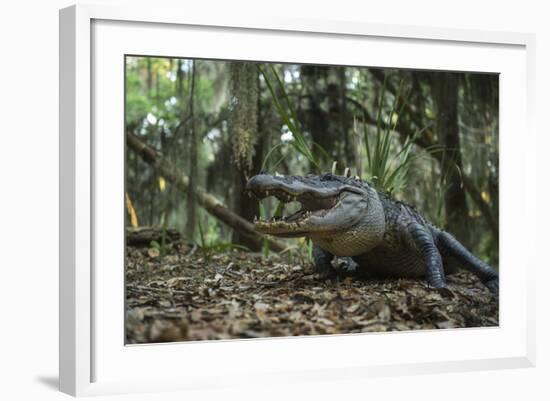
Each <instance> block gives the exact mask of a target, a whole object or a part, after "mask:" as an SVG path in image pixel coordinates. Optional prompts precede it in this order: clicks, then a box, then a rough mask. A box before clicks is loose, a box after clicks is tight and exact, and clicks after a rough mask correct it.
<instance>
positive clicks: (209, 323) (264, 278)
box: [125, 243, 498, 344]
mask: <svg viewBox="0 0 550 401" xmlns="http://www.w3.org/2000/svg"><path fill="white" fill-rule="evenodd" d="M150 249H151V248H141V247H132V246H129V247H127V252H126V294H125V295H126V323H125V324H126V342H127V343H128V344H142V343H156V342H173V341H200V340H219V339H239V338H258V337H280V336H300V335H320V334H345V333H364V332H386V331H404V330H425V329H451V328H464V327H489V326H498V299H496V298H495V297H493V295H492V294H491V293H490V292H489V291H488V290H487V288H485V286H484V285H483V284H481V283H480V282H479V280H478V279H477V277H475V276H474V275H472V274H471V273H468V272H460V273H458V274H455V275H449V276H448V289H446V290H443V291H441V290H435V289H432V288H429V287H428V286H427V285H426V283H425V282H424V281H423V280H416V279H388V280H378V281H373V280H364V279H359V278H352V277H346V278H337V279H334V280H324V279H322V278H320V277H319V276H318V275H317V274H315V273H314V270H313V266H311V264H310V263H306V264H303V263H300V262H294V263H290V262H289V260H287V259H285V258H284V257H280V256H279V255H276V254H275V255H270V257H269V258H264V257H263V256H262V255H260V254H254V253H247V252H242V251H236V250H230V251H226V252H220V253H216V254H211V255H209V257H208V258H205V257H204V255H203V254H202V253H201V252H200V251H197V252H194V251H192V249H191V247H190V246H188V245H185V244H183V243H180V244H175V245H174V246H173V247H172V248H171V250H170V253H169V254H166V255H164V256H161V255H158V254H156V253H155V252H151V250H150Z"/></svg>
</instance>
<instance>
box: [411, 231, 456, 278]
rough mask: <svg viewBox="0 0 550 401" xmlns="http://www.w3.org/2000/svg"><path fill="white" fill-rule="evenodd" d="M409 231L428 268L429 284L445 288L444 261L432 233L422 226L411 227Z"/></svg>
mask: <svg viewBox="0 0 550 401" xmlns="http://www.w3.org/2000/svg"><path fill="white" fill-rule="evenodd" d="M408 231H409V234H410V235H411V238H412V240H413V241H414V244H415V246H416V249H417V250H418V251H420V254H421V257H422V259H423V261H424V264H425V266H426V280H427V281H428V284H429V285H430V286H432V287H434V288H445V287H446V286H447V283H446V281H445V272H444V270H443V260H442V259H441V254H440V253H439V250H438V249H437V246H436V244H435V242H434V239H433V237H432V235H431V233H430V231H428V229H426V228H425V227H423V226H422V225H420V224H413V225H411V226H409V230H408Z"/></svg>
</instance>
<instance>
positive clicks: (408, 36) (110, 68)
mask: <svg viewBox="0 0 550 401" xmlns="http://www.w3.org/2000/svg"><path fill="white" fill-rule="evenodd" d="M174 36H176V39H174ZM168 37H172V39H170V40H167V41H166V43H164V41H162V43H164V44H163V45H162V46H160V45H159V43H161V42H160V41H159V39H162V38H165V39H166V38H168ZM184 37H187V38H192V39H193V41H194V43H199V44H200V46H195V47H188V48H186V49H183V45H182V44H181V43H180V44H179V45H178V44H177V43H175V41H177V40H181V38H184ZM260 37H261V39H262V41H265V44H267V45H264V46H261V47H259V46H255V45H254V43H255V39H258V38H260ZM220 38H221V39H223V40H220ZM197 41H198V42H197ZM285 41H286V42H285ZM220 42H222V43H221V44H220ZM283 42H284V43H285V44H287V46H286V47H285V48H286V53H281V50H280V48H281V47H282V46H279V45H278V44H279V43H283ZM291 42H292V43H293V44H292V45H290V44H289V43H291ZM336 42H337V43H336ZM534 43H535V38H534V35H530V34H522V33H506V32H483V31H470V30H451V29H435V28H427V27H414V26H397V25H373V24H368V23H367V22H357V21H355V22H350V21H325V20H315V19H311V20H301V19H300V20H293V19H291V18H276V17H272V18H270V17H258V16H254V15H242V16H241V17H239V18H236V17H234V16H231V17H226V16H219V15H216V14H215V13H213V14H212V15H209V16H204V15H187V14H185V13H184V12H182V11H180V10H167V9H156V8H146V9H145V8H138V7H127V8H113V7H109V6H104V5H102V6H95V5H86V6H84V5H78V6H72V7H69V8H66V9H63V10H61V11H60V328H59V329H60V344H59V345H60V372H59V373H60V389H61V391H63V392H66V393H69V394H72V395H78V396H79V395H94V394H109V393H127V392H137V391H161V390H162V391H166V390H167V389H168V390H170V389H174V390H176V389H197V388H209V387H219V386H226V385H239V384H241V385H244V384H246V382H247V381H249V380H254V381H255V382H256V383H261V382H273V381H275V380H276V381H277V382H279V383H285V382H293V381H297V380H300V381H303V380H327V379H338V378H343V377H346V378H350V377H352V378H356V379H357V380H360V379H361V378H364V377H373V376H386V375H399V374H421V373H431V372H441V371H445V372H449V371H466V370H477V369H499V368H510V367H530V366H534V363H535V339H534V324H535V322H534V316H535V315H534V310H535V306H534V300H535V294H534V287H535V284H534V279H533V274H532V273H533V272H534V270H535V258H534V256H530V255H534V252H532V251H531V249H532V247H533V246H534V245H533V244H531V243H530V241H529V239H528V238H521V237H522V236H521V235H519V234H517V233H519V232H535V231H536V230H535V221H536V219H535V218H534V216H535V215H536V209H535V205H534V204H533V202H531V201H529V198H530V195H531V194H532V191H533V188H535V186H536V182H535V178H534V174H531V173H532V172H533V171H534V170H535V154H534V152H535V151H534V149H533V148H534V147H532V146H531V147H530V149H529V148H528V147H526V146H525V144H526V143H530V144H533V143H535V137H534V135H535V134H534V130H533V128H532V121H533V115H532V113H533V112H534V85H535V81H534V79H535V78H534ZM178 46H179V47H178ZM320 46H322V48H325V49H332V52H331V55H326V54H323V55H322V54H321V52H320V51H319V49H321V47H320ZM362 46H365V49H364V50H368V51H369V52H371V53H369V54H371V55H372V57H373V59H372V60H375V61H374V62H370V63H369V64H370V65H380V66H386V67H401V68H432V69H441V70H445V69H448V70H469V71H470V70H475V71H488V72H498V73H500V74H501V77H502V79H501V92H500V96H501V104H500V115H501V117H500V118H501V121H500V126H501V177H502V180H501V193H502V195H501V213H500V216H501V240H500V243H501V258H500V259H501V261H502V262H501V267H500V271H501V298H500V310H501V315H500V327H498V328H480V329H461V330H446V331H426V332H406V333H387V334H368V335H367V334H364V335H341V336H315V337H309V336H308V337H304V338H291V339H290V338H289V339H262V340H233V341H218V342H205V343H191V344H181V343H180V344H166V345H146V346H131V347H129V346H125V345H124V339H123V337H122V336H119V334H120V330H122V327H123V325H124V315H123V313H120V312H121V309H120V308H121V300H122V304H123V287H122V286H119V285H120V283H121V282H122V281H121V280H123V277H122V276H121V274H120V273H121V271H122V273H123V271H124V266H123V258H121V255H122V252H123V247H122V246H121V244H122V245H123V242H121V241H122V238H123V230H122V224H121V221H122V220H121V216H122V215H123V209H122V207H121V205H122V204H123V203H122V201H120V202H119V201H118V197H117V196H118V195H116V196H114V197H111V198H109V195H108V194H109V192H110V191H111V190H113V191H114V192H115V193H117V192H120V191H122V188H123V185H124V183H123V180H122V181H121V177H123V174H122V175H121V174H120V172H121V166H123V164H122V165H121V160H122V158H123V154H124V152H123V146H124V133H123V131H120V136H117V135H116V134H113V135H111V136H109V137H107V136H102V135H97V132H99V131H98V130H102V129H105V130H107V129H108V130H110V131H113V132H117V131H118V128H119V127H121V126H122V124H123V121H124V114H123V113H124V111H123V108H124V107H123V102H120V99H121V96H123V93H122V92H123V91H121V90H120V89H121V88H122V87H121V83H122V81H121V79H122V80H123V68H119V67H121V66H123V64H122V59H120V57H119V56H120V55H124V54H148V55H164V56H174V57H177V56H181V57H184V56H187V57H204V58H219V59H229V58H233V59H256V60H265V61H296V62H311V63H315V62H319V63H327V62H328V63H330V62H331V60H332V62H333V63H336V62H339V60H341V61H342V64H345V63H347V64H354V65H366V64H365V59H364V58H361V57H364V54H365V53H364V52H357V53H358V54H357V55H355V54H354V52H352V51H350V49H362V48H361V47H362ZM174 49H175V50H174ZM316 49H317V53H316ZM346 49H347V50H346ZM362 50H363V49H362ZM435 51H437V55H438V57H437V59H435V57H433V56H430V54H432V55H433V53H434V52H435ZM418 52H420V54H424V53H425V55H426V57H425V58H423V59H422V60H418V59H417V58H415V57H414V56H415V55H417V54H419V53H418ZM330 57H332V59H330ZM339 57H340V59H339ZM430 60H431V61H430ZM98 99H100V100H101V101H99V100H98ZM514 132H522V133H524V134H523V135H521V136H518V135H516V136H514V135H513V133H514ZM518 137H521V140H520V139H518ZM121 150H122V152H121ZM111 171H115V173H113V174H111V173H110V172H111ZM509 183H516V185H517V184H518V183H521V184H519V185H522V188H523V189H524V191H517V190H515V188H512V186H511V185H508V184H509ZM121 193H122V192H121ZM120 199H122V197H121V198H120ZM512 211H515V213H513V212H512ZM110 228H113V229H112V230H111V229H110ZM512 242H513V243H514V246H509V245H508V244H512ZM507 245H508V246H507ZM117 247H118V248H117ZM117 249H118V250H117ZM107 261H109V262H108V263H109V264H110V265H111V267H112V268H111V269H110V270H109V271H106V270H105V269H104V268H103V266H105V265H106V263H107ZM518 265H519V266H520V267H521V269H519V268H517V266H518ZM514 266H515V267H516V269H514V268H513V267H514ZM121 269H122V270H121ZM117 322H118V323H117ZM117 325H120V326H117ZM114 326H117V327H115V328H114ZM451 344H452V345H453V346H452V347H451V346H450V345H451ZM446 345H447V346H446ZM390 349H391V350H392V351H393V352H388V350H390ZM181 358H186V359H188V360H192V361H193V368H192V369H187V370H185V368H181V366H180V367H179V368H178V367H177V366H178V365H177V361H178V360H180V361H181V360H182V359H181ZM212 358H217V360H216V363H212ZM201 360H206V361H209V362H210V363H208V364H205V363H201ZM140 362H142V363H140ZM159 364H162V366H166V369H161V368H159V366H160V365H159ZM137 365H140V371H137V370H136V369H133V368H132V367H135V366H137ZM144 366H145V367H147V366H149V368H144ZM170 372H175V373H172V374H171V373H170Z"/></svg>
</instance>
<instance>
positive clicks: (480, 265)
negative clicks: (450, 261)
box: [437, 230, 499, 295]
mask: <svg viewBox="0 0 550 401" xmlns="http://www.w3.org/2000/svg"><path fill="white" fill-rule="evenodd" d="M437 243H438V245H439V246H440V247H441V248H443V249H444V250H445V251H446V253H447V254H448V255H449V256H452V257H453V258H454V259H456V260H457V261H458V262H459V263H460V264H461V266H462V267H463V268H464V269H466V270H468V271H470V272H472V273H474V274H475V275H476V276H478V277H479V279H480V280H481V281H482V282H483V284H485V285H486V286H487V287H488V288H489V290H491V292H492V293H493V294H495V295H498V290H499V285H498V273H497V272H496V271H495V270H494V269H493V268H492V267H491V266H489V265H488V264H487V263H485V262H483V261H481V260H479V259H478V258H476V257H475V256H474V255H473V254H472V253H471V252H470V251H468V250H467V249H466V248H465V247H464V245H462V244H461V243H460V242H459V241H458V240H457V239H456V238H455V237H453V236H452V235H451V234H449V233H447V232H445V231H440V230H438V233H437Z"/></svg>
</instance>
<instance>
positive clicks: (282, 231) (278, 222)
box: [250, 188, 338, 237]
mask: <svg viewBox="0 0 550 401" xmlns="http://www.w3.org/2000/svg"><path fill="white" fill-rule="evenodd" d="M250 192H251V193H252V194H253V195H254V196H255V197H256V198H258V199H260V200H261V199H264V198H267V197H270V196H274V197H276V198H277V199H278V200H279V201H281V202H283V203H285V204H287V203H290V202H294V201H297V202H299V203H300V204H301V207H300V209H299V210H298V211H296V212H294V213H292V214H290V215H288V216H284V215H282V216H280V217H275V216H274V217H272V218H271V219H265V220H264V219H257V218H255V219H254V229H255V230H256V231H259V232H262V233H265V234H272V235H277V236H285V237H300V236H304V235H306V234H307V233H308V221H309V219H310V218H311V217H313V216H316V217H323V216H324V215H325V214H326V213H328V211H329V210H330V209H332V208H333V207H334V206H335V205H336V204H337V203H338V196H330V197H316V196H315V195H312V194H311V193H303V194H294V193H292V192H291V191H288V190H286V189H284V188H277V189H267V190H253V191H250Z"/></svg>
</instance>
